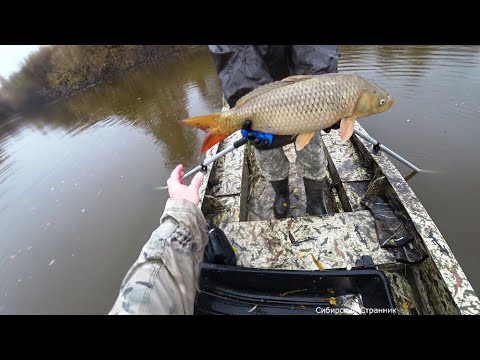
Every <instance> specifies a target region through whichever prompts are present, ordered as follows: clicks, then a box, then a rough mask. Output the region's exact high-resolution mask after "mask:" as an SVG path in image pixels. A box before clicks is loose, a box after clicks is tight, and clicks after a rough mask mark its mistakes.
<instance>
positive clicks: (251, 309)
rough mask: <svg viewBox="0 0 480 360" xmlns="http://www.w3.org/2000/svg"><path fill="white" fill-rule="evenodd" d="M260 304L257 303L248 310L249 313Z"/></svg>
mask: <svg viewBox="0 0 480 360" xmlns="http://www.w3.org/2000/svg"><path fill="white" fill-rule="evenodd" d="M257 306H258V305H255V306H254V307H252V308H251V309H250V310H248V312H249V313H251V312H252V311H253V310H255V309H256V308H257Z"/></svg>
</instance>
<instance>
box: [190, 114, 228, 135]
mask: <svg viewBox="0 0 480 360" xmlns="http://www.w3.org/2000/svg"><path fill="white" fill-rule="evenodd" d="M219 116H220V114H218V113H215V114H210V115H203V116H197V117H192V118H189V119H185V120H182V122H183V123H185V124H188V125H191V126H193V127H196V128H199V129H202V130H203V131H209V130H210V129H213V128H216V127H217V125H218V118H219Z"/></svg>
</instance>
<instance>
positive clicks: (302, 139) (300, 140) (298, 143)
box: [295, 131, 315, 151]
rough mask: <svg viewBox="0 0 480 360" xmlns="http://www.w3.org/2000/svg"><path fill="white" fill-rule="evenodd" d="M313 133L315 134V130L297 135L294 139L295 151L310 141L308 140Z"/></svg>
mask: <svg viewBox="0 0 480 360" xmlns="http://www.w3.org/2000/svg"><path fill="white" fill-rule="evenodd" d="M313 135H315V131H312V132H308V133H303V134H300V135H298V136H297V139H296V140H295V148H296V149H297V151H300V150H302V149H303V148H304V147H305V146H306V145H307V144H308V143H309V142H310V140H312V138H313Z"/></svg>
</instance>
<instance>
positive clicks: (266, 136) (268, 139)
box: [241, 129, 273, 145]
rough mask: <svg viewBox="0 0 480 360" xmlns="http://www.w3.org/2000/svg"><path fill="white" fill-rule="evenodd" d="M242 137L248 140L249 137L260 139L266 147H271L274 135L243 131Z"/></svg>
mask: <svg viewBox="0 0 480 360" xmlns="http://www.w3.org/2000/svg"><path fill="white" fill-rule="evenodd" d="M241 133H242V136H243V137H245V138H248V137H249V135H250V136H253V137H254V138H255V139H260V141H261V142H262V143H264V144H265V145H271V144H272V141H273V134H269V133H263V132H260V131H248V130H246V129H242V130H241Z"/></svg>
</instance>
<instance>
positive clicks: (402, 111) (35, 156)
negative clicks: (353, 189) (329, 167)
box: [0, 46, 480, 314]
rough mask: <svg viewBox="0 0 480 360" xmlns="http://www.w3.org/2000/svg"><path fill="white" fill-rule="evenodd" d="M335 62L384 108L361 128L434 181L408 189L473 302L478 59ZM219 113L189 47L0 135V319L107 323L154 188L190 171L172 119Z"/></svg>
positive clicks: (210, 81) (479, 278) (193, 139)
mask: <svg viewBox="0 0 480 360" xmlns="http://www.w3.org/2000/svg"><path fill="white" fill-rule="evenodd" d="M340 50H341V59H340V65H339V71H340V72H346V73H357V74H360V75H364V76H365V77H367V78H369V79H371V80H373V81H374V82H376V83H378V84H379V85H380V86H382V87H384V88H385V89H386V90H388V91H389V92H390V93H391V94H392V95H393V96H395V98H396V102H395V104H394V106H393V107H392V109H391V110H390V111H389V112H388V115H387V116H381V117H380V116H373V117H370V118H366V119H361V120H360V123H361V124H362V125H363V126H364V127H365V128H366V129H367V130H368V131H369V132H370V134H371V135H372V136H373V137H375V138H378V139H379V140H381V141H382V143H384V144H385V145H387V146H389V147H390V148H392V149H393V150H396V151H397V152H399V153H400V154H402V155H403V156H404V157H405V158H407V159H408V160H410V161H411V162H413V163H414V164H416V165H417V166H419V167H421V168H424V169H428V170H431V172H428V173H425V174H423V173H422V174H417V175H415V176H413V177H409V180H408V181H409V184H410V185H411V187H412V188H413V190H414V191H415V193H416V194H417V196H418V197H419V198H420V200H421V201H422V203H423V204H424V206H425V208H426V209H427V211H428V212H429V214H430V215H431V217H432V218H433V219H434V221H435V222H436V224H437V226H438V227H439V228H440V230H441V232H442V233H443V235H444V236H445V238H446V240H447V242H448V243H449V245H450V247H451V248H452V250H453V252H454V254H455V255H456V257H457V259H458V260H459V262H460V264H461V266H462V268H463V270H464V271H465V272H466V274H467V276H468V278H469V280H470V281H471V283H472V285H473V286H474V288H475V289H476V291H477V292H479V291H480V271H479V268H478V265H477V258H478V257H479V255H480V243H479V242H477V231H476V226H475V223H476V220H477V216H476V204H478V203H479V202H480V192H479V191H478V184H479V183H480V166H479V165H478V164H479V159H478V157H479V154H480V142H479V141H477V136H478V134H480V121H479V118H480V47H468V46H342V47H340ZM221 105H222V101H221V88H220V84H219V81H218V78H217V75H216V72H215V68H214V64H213V62H212V60H211V58H210V55H209V53H208V50H207V49H206V48H205V47H197V48H194V49H191V50H188V51H187V52H185V53H183V54H181V55H178V56H176V57H175V58H172V59H169V60H167V61H162V62H161V63H159V64H155V65H150V66H147V67H144V68H142V69H140V70H137V71H135V72H132V73H129V74H127V75H124V76H122V77H119V78H116V79H113V80H110V81H108V82H105V83H103V84H100V85H97V86H95V87H92V88H90V89H87V90H85V91H83V92H82V93H80V94H78V95H75V96H73V97H71V98H68V99H65V100H62V101H60V102H57V103H55V104H52V105H50V106H48V107H46V108H44V109H41V110H39V111H38V112H37V113H34V114H31V115H29V116H25V117H21V118H15V119H11V120H9V121H6V122H3V123H2V124H0V314H64V313H69V314H104V313H107V312H108V311H109V309H110V308H111V306H112V304H113V302H114V300H115V298H116V296H117V294H118V290H119V287H120V283H121V281H122V279H123V276H124V275H125V273H126V271H127V270H128V269H129V267H130V266H131V264H132V263H133V262H134V261H135V259H136V257H137V256H138V254H139V252H140V249H141V247H142V246H143V244H144V243H145V241H146V240H147V239H148V237H149V236H150V234H151V232H152V231H153V230H154V229H155V228H156V227H157V226H158V223H159V217H160V215H161V213H162V211H163V207H164V204H165V201H166V196H167V193H166V192H162V191H158V190H154V187H156V186H161V185H164V184H165V182H166V179H167V178H168V175H169V173H170V172H171V170H172V169H173V168H174V167H175V166H176V164H178V163H183V164H184V165H185V167H186V168H187V169H188V168H189V167H191V166H193V165H195V164H196V162H197V158H198V154H199V149H200V147H201V143H202V140H203V135H202V134H201V132H199V131H198V130H195V129H192V128H190V127H187V126H185V125H183V124H180V123H179V122H178V120H181V119H184V118H188V117H191V116H196V115H202V114H206V113H211V112H214V111H218V110H219V109H220V108H221ZM395 165H397V166H398V168H399V170H400V171H401V173H402V174H403V175H404V176H408V175H409V173H410V171H409V169H408V168H406V167H405V166H404V165H402V164H399V163H398V162H395Z"/></svg>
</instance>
